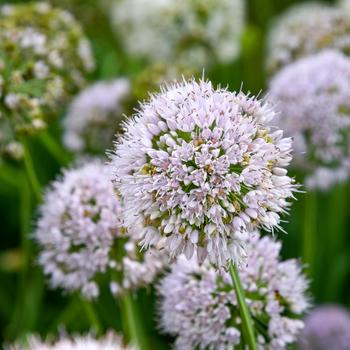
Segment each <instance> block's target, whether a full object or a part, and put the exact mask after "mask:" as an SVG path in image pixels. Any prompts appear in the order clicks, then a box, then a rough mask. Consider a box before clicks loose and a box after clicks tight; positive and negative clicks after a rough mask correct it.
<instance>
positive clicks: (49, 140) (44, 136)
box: [39, 131, 70, 165]
mask: <svg viewBox="0 0 350 350" xmlns="http://www.w3.org/2000/svg"><path fill="white" fill-rule="evenodd" d="M39 139H40V141H41V142H42V143H43V145H44V146H45V147H46V149H47V150H48V152H49V153H50V154H51V155H52V157H53V158H54V159H55V160H56V161H57V163H58V164H60V165H67V164H68V163H69V162H70V157H69V155H68V154H67V152H66V151H65V150H64V149H63V148H62V147H61V146H60V145H59V144H58V143H57V142H56V140H55V139H54V138H53V137H52V136H51V135H50V134H49V133H48V132H47V131H43V132H42V133H40V135H39Z"/></svg>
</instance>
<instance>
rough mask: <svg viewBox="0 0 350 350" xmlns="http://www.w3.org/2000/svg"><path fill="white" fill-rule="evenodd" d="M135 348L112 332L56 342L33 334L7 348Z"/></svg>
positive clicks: (60, 349) (68, 338)
mask: <svg viewBox="0 0 350 350" xmlns="http://www.w3.org/2000/svg"><path fill="white" fill-rule="evenodd" d="M6 349H7V350H135V349H134V348H131V347H129V346H125V345H124V344H123V342H122V339H121V338H120V337H119V336H118V335H117V334H114V333H112V332H110V333H108V334H107V335H105V336H104V337H101V338H99V339H96V338H95V337H93V336H92V335H85V336H75V337H67V336H65V337H61V338H60V339H59V340H57V341H55V342H51V341H42V340H41V339H40V338H39V337H36V336H31V337H29V339H28V340H27V341H26V342H18V343H16V344H14V345H10V346H9V347H8V348H5V350H6Z"/></svg>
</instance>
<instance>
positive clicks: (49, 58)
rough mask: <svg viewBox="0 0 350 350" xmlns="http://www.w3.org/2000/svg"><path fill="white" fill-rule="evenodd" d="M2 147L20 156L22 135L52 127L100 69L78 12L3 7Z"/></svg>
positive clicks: (27, 6)
mask: <svg viewBox="0 0 350 350" xmlns="http://www.w3.org/2000/svg"><path fill="white" fill-rule="evenodd" d="M0 27H1V32H0V97H1V100H2V101H3V102H2V104H1V110H0V113H1V117H2V118H1V125H2V128H1V133H0V152H1V153H3V154H7V155H10V156H13V157H14V158H20V156H21V151H20V150H19V149H18V148H19V147H20V145H19V143H18V142H17V143H15V142H16V141H15V139H16V138H17V137H18V135H22V136H23V135H25V134H28V133H29V134H30V133H33V132H35V131H37V130H41V129H43V128H45V127H46V122H47V121H48V120H49V118H50V117H52V116H57V115H58V114H59V109H60V106H61V105H62V104H63V103H65V102H67V101H68V100H69V98H71V97H72V95H74V94H75V93H76V92H77V91H78V90H79V89H80V88H81V87H82V86H83V85H84V84H85V82H86V73H87V72H89V71H91V70H92V69H93V68H94V60H93V56H92V52H91V50H90V44H89V42H88V40H87V38H86V37H85V36H84V34H83V31H82V29H81V27H80V25H79V23H78V22H76V20H75V19H74V18H73V16H72V15H71V14H70V13H69V12H67V11H65V10H61V9H56V8H52V7H51V6H50V5H49V4H47V3H29V4H23V5H15V6H12V5H3V6H2V7H1V8H0Z"/></svg>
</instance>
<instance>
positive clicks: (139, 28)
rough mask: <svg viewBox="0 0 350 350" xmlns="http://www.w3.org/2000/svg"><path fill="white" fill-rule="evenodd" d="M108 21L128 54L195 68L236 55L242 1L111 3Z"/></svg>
mask: <svg viewBox="0 0 350 350" xmlns="http://www.w3.org/2000/svg"><path fill="white" fill-rule="evenodd" d="M113 4H114V5H112V6H113V8H112V10H111V21H112V25H113V26H114V27H115V29H116V32H117V34H118V35H120V37H121V39H122V41H123V43H124V47H125V49H126V50H127V52H128V53H129V54H130V55H138V56H144V57H147V58H148V59H150V60H153V61H158V60H164V61H169V60H170V61H173V60H177V61H180V62H182V63H185V64H190V65H194V66H196V67H198V66H200V67H202V66H205V65H208V64H210V63H213V62H215V61H220V62H228V61H231V60H233V59H234V58H236V56H237V55H238V52H239V45H240V43H239V40H240V36H241V33H242V29H243V23H244V2H243V1H242V0H205V1H203V0H177V1H173V0H153V1H148V0H121V1H114V2H113Z"/></svg>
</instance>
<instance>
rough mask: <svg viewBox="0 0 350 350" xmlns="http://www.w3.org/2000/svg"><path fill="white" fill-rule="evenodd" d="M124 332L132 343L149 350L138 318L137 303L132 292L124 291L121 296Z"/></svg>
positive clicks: (141, 348)
mask: <svg viewBox="0 0 350 350" xmlns="http://www.w3.org/2000/svg"><path fill="white" fill-rule="evenodd" d="M119 301H120V307H121V309H122V322H123V328H124V332H125V333H126V335H127V337H128V338H129V340H130V341H131V343H132V344H133V345H134V346H136V347H137V348H138V349H140V350H147V344H146V341H145V339H144V335H143V332H142V329H141V327H140V324H139V322H138V320H137V315H136V308H135V303H134V301H133V298H132V295H131V293H130V292H125V293H123V294H122V295H121V296H120V298H119Z"/></svg>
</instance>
